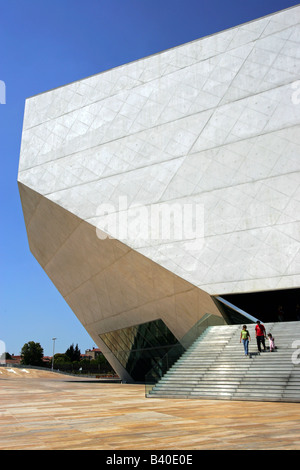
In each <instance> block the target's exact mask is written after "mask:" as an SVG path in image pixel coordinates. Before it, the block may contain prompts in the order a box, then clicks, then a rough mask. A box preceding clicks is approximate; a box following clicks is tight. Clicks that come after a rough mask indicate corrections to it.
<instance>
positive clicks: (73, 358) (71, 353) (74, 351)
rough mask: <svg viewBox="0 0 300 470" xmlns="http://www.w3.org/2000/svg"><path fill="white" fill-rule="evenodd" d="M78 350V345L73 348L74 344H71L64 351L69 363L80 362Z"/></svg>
mask: <svg viewBox="0 0 300 470" xmlns="http://www.w3.org/2000/svg"><path fill="white" fill-rule="evenodd" d="M80 354H81V352H80V349H79V348H78V344H76V346H75V348H74V344H71V346H70V347H69V348H68V349H67V350H66V352H65V355H66V356H67V358H68V359H69V361H70V362H77V361H80Z"/></svg>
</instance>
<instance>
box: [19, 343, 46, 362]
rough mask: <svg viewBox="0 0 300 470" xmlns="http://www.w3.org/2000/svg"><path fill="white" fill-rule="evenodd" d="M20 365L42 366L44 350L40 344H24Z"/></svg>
mask: <svg viewBox="0 0 300 470" xmlns="http://www.w3.org/2000/svg"><path fill="white" fill-rule="evenodd" d="M21 356H22V359H21V363H22V364H25V365H27V366H29V365H30V366H42V365H43V356H44V350H43V348H42V346H41V345H40V343H35V342H34V341H29V342H28V343H25V344H24V346H23V348H22V350H21Z"/></svg>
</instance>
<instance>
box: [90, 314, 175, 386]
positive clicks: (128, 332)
mask: <svg viewBox="0 0 300 470" xmlns="http://www.w3.org/2000/svg"><path fill="white" fill-rule="evenodd" d="M99 337H100V338H101V340H102V341H103V342H104V343H105V344H106V346H107V347H108V348H109V349H110V351H111V352H112V353H113V354H114V355H115V357H116V358H117V359H118V361H119V362H120V363H121V364H122V366H123V367H124V368H125V369H126V370H127V372H128V373H129V374H130V375H131V377H132V378H133V380H136V381H141V382H144V380H145V375H146V374H147V372H148V371H149V370H150V369H152V368H153V367H155V366H158V367H159V364H160V363H161V362H162V359H163V358H164V357H165V356H166V355H167V353H168V351H169V350H170V349H171V348H173V347H174V345H175V344H178V341H177V339H176V338H175V336H174V335H173V333H172V332H171V331H170V330H169V328H167V326H166V325H165V323H164V322H163V321H162V320H154V321H152V322H147V323H142V324H140V325H134V326H130V327H127V328H122V329H120V330H114V331H110V332H108V333H103V334H101V335H99ZM179 349H180V351H181V353H182V352H183V351H182V348H179ZM178 357H179V356H178Z"/></svg>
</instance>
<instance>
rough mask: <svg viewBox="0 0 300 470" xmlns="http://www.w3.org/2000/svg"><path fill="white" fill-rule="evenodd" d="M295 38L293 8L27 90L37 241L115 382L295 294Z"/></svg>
mask: <svg viewBox="0 0 300 470" xmlns="http://www.w3.org/2000/svg"><path fill="white" fill-rule="evenodd" d="M299 42H300V7H299V6H297V7H293V8H290V9H287V10H283V11H280V12H278V13H275V14H272V15H269V16H266V17H264V18H260V19H258V20H255V21H252V22H250V23H246V24H243V25H240V26H238V27H235V28H232V29H229V30H226V31H223V32H220V33H217V34H214V35H212V36H209V37H205V38H202V39H199V40H196V41H193V42H191V43H188V44H184V45H182V46H179V47H176V48H174V49H170V50H167V51H165V52H162V53H159V54H156V55H154V56H150V57H147V58H144V59H141V60H138V61H136V62H132V63H129V64H126V65H123V66H120V67H117V68H115V69H112V70H109V71H107V72H103V73H100V74H98V75H95V76H92V77H89V78H86V79H84V80H80V81H77V82H74V83H71V84H69V85H66V86H63V87H61V88H57V89H54V90H51V91H49V92H46V93H43V94H40V95H37V96H34V97H32V98H29V99H28V100H27V101H26V106H25V116H24V125H23V134H22V144H21V155H20V163H19V173H18V184H19V191H20V197H21V202H22V207H23V213H24V219H25V224H26V229H27V234H28V240H29V246H30V250H31V252H32V254H33V255H34V256H35V257H36V259H37V260H38V262H39V263H40V265H41V266H42V268H43V269H44V270H45V272H46V273H47V275H48V276H49V277H50V279H51V280H52V281H53V283H54V284H55V286H56V287H57V289H58V290H59V292H60V293H61V294H62V295H63V297H64V299H65V300H66V302H67V303H68V304H69V306H70V307H71V308H72V310H73V311H74V313H75V314H76V316H77V317H78V319H79V320H80V322H81V323H82V325H83V326H84V327H85V328H86V330H87V331H88V333H89V334H90V335H91V337H92V338H93V341H94V342H95V343H96V344H97V346H98V347H99V348H101V350H102V351H103V353H104V354H105V356H106V357H107V359H108V360H109V362H110V363H111V365H112V366H113V367H114V369H115V370H116V371H117V372H118V374H119V375H120V376H121V377H122V379H123V380H126V381H142V380H143V378H144V376H145V374H146V373H147V372H148V371H149V370H150V369H151V367H153V366H155V365H156V364H159V363H160V362H161V361H162V359H163V358H164V357H165V355H166V353H167V352H168V351H171V350H173V349H174V347H177V346H178V344H183V343H184V341H183V338H185V337H186V335H187V334H188V332H190V331H191V329H193V328H194V327H195V325H207V324H222V323H223V322H234V321H236V322H239V321H242V319H243V314H244V315H246V313H247V306H249V309H250V310H251V309H252V310H251V311H249V310H248V314H249V313H250V314H251V315H252V316H249V315H248V316H247V315H246V316H247V318H248V320H249V319H250V320H251V319H255V318H257V317H258V318H262V317H261V313H262V312H261V309H262V305H263V304H262V303H257V302H255V301H254V302H252V303H251V302H250V301H249V296H251V295H252V294H256V293H260V294H262V293H266V295H267V293H275V294H276V293H278V292H281V293H282V296H283V298H289V299H291V298H292V299H293V302H294V303H295V302H296V301H297V295H298V293H299V287H300V223H299V213H300V55H299V50H300V47H299ZM275 294H274V295H275ZM234 296H237V297H236V299H238V298H239V297H238V296H244V299H246V298H247V301H246V302H244V304H243V305H242V304H241V303H240V304H239V305H237V304H235V305H237V306H238V307H241V305H242V307H243V308H242V311H241V310H240V309H239V308H235V307H232V305H231V304H232V300H233V299H234V298H235V297H234ZM245 296H248V297H245ZM287 296H288V297H287ZM257 298H258V297H256V299H257ZM226 299H227V300H226ZM228 299H229V300H230V304H228ZM238 302H239V301H238ZM250 304H251V305H252V307H251V308H250ZM253 305H254V307H253ZM228 306H229V307H228ZM228 308H229V309H228ZM245 312H246V313H245Z"/></svg>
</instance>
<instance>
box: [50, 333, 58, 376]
mask: <svg viewBox="0 0 300 470" xmlns="http://www.w3.org/2000/svg"><path fill="white" fill-rule="evenodd" d="M56 339H57V338H52V341H53V356H52V367H51V370H52V372H53V366H54V349H55V340H56Z"/></svg>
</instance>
